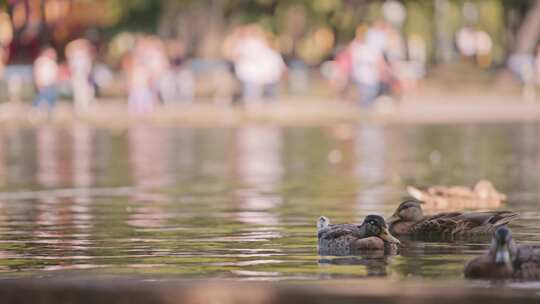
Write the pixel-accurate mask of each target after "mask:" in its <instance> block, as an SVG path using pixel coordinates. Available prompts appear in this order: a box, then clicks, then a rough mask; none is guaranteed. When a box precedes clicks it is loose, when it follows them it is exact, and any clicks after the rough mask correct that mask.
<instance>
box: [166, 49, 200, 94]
mask: <svg viewBox="0 0 540 304" xmlns="http://www.w3.org/2000/svg"><path fill="white" fill-rule="evenodd" d="M166 49H167V57H168V59H169V65H168V68H167V70H166V71H165V74H164V75H163V76H162V79H161V81H160V83H159V86H160V92H161V98H162V99H163V101H164V102H165V104H169V103H177V102H184V103H191V102H192V101H193V97H194V95H195V79H194V77H193V72H192V71H191V69H190V68H189V66H188V64H187V63H186V58H185V47H184V44H183V43H182V42H181V41H179V40H169V41H168V42H167V44H166Z"/></svg>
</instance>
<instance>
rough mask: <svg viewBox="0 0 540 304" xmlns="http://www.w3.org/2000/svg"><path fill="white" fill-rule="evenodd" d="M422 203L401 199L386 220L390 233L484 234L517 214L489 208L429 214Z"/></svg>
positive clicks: (504, 223) (506, 222)
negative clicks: (424, 211) (423, 209)
mask: <svg viewBox="0 0 540 304" xmlns="http://www.w3.org/2000/svg"><path fill="white" fill-rule="evenodd" d="M421 204H422V202H419V201H416V200H407V201H404V202H402V203H401V204H400V205H399V207H398V208H397V209H396V211H395V212H394V214H393V215H392V216H391V217H390V218H389V219H388V220H387V222H388V225H389V227H390V233H392V234H395V235H403V234H412V235H441V236H463V235H473V234H485V233H491V232H492V231H494V230H495V229H496V228H497V227H499V226H502V225H506V224H508V223H509V222H510V221H512V220H513V219H515V218H516V217H517V216H518V214H517V213H515V212H510V211H487V212H445V213H439V214H435V215H432V216H427V217H426V216H424V213H423V211H422V205H421Z"/></svg>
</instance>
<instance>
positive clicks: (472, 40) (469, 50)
mask: <svg viewBox="0 0 540 304" xmlns="http://www.w3.org/2000/svg"><path fill="white" fill-rule="evenodd" d="M456 44H457V47H458V50H459V52H460V53H461V55H462V56H463V57H472V56H474V55H476V31H475V30H474V29H472V28H470V27H463V28H462V29H460V30H459V31H458V33H457V37H456Z"/></svg>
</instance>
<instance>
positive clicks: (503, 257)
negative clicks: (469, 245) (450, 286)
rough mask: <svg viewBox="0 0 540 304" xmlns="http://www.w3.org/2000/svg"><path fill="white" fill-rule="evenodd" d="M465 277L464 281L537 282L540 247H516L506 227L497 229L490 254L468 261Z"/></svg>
mask: <svg viewBox="0 0 540 304" xmlns="http://www.w3.org/2000/svg"><path fill="white" fill-rule="evenodd" d="M464 274H465V277H467V278H499V279H500V278H514V279H523V280H538V279H540V247H536V246H518V245H516V244H515V242H514V240H513V239H512V233H511V232H510V230H509V229H508V228H506V227H500V228H497V230H495V232H494V233H493V238H492V241H491V247H490V249H489V251H488V252H486V253H485V254H484V255H481V256H479V257H476V258H473V259H472V260H470V261H469V262H468V263H467V264H466V265H465V269H464Z"/></svg>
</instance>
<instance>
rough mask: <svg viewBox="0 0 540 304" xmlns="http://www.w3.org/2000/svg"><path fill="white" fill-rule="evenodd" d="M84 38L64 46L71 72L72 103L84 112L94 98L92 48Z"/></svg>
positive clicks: (76, 108)
mask: <svg viewBox="0 0 540 304" xmlns="http://www.w3.org/2000/svg"><path fill="white" fill-rule="evenodd" d="M93 49H94V48H93V46H92V44H91V42H90V41H88V40H86V39H77V40H74V41H72V42H70V43H68V45H67V46H66V58H67V62H68V66H69V71H70V74H71V86H72V89H73V103H74V105H75V111H77V112H78V113H84V112H86V111H87V110H88V107H89V105H90V103H91V102H93V101H94V99H95V90H94V85H93V84H92V80H91V75H92V69H93V61H94V58H93V57H94V50H93Z"/></svg>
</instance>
